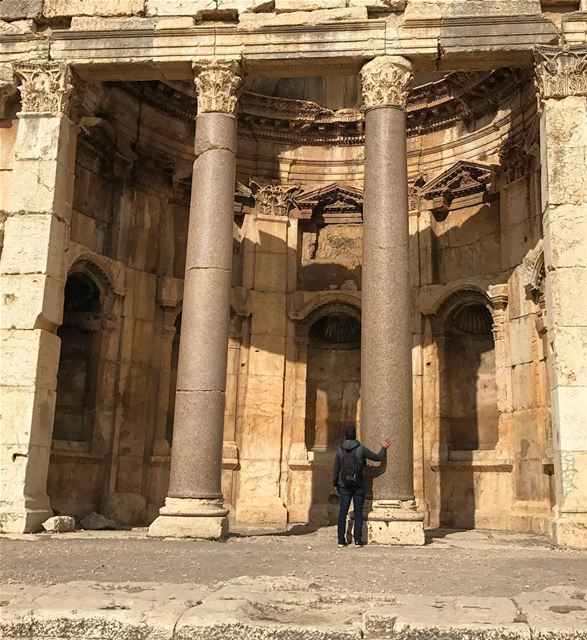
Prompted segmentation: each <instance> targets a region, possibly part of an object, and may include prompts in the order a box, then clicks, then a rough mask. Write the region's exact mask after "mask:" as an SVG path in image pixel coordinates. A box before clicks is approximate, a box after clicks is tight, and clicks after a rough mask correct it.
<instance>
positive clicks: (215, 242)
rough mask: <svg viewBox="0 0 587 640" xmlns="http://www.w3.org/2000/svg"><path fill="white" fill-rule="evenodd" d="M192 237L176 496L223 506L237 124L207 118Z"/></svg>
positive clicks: (200, 124)
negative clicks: (222, 481) (223, 452)
mask: <svg viewBox="0 0 587 640" xmlns="http://www.w3.org/2000/svg"><path fill="white" fill-rule="evenodd" d="M196 149H197V150H198V151H200V155H199V156H198V157H197V159H196V161H195V163H194V173H193V182H192V200H191V208H190V221H189V230H188V244H187V255H186V273H185V281H184V297H183V310H182V327H181V338H180V346H179V363H178V372H177V394H176V400H175V422H174V427H173V447H172V455H171V478H170V484H169V496H170V497H174V498H200V499H220V498H221V497H222V492H221V484H220V483H221V465H222V438H223V428H224V395H225V388H226V364H227V348H228V323H229V294H230V269H231V262H232V224H233V208H234V184H235V153H236V119H235V117H234V116H233V115H230V114H226V113H202V114H200V115H198V117H197V119H196Z"/></svg>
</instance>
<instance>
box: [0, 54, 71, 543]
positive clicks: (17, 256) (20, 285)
mask: <svg viewBox="0 0 587 640" xmlns="http://www.w3.org/2000/svg"><path fill="white" fill-rule="evenodd" d="M15 71H16V75H17V77H18V78H19V79H20V87H19V89H20V92H21V97H22V107H21V111H20V113H19V114H18V117H19V125H18V135H17V139H16V145H15V161H14V165H13V176H12V184H13V185H14V188H13V190H12V193H11V194H10V197H9V201H8V211H7V214H8V216H7V219H6V222H5V226H4V250H3V251H2V258H1V261H0V273H1V276H0V282H1V284H0V287H1V292H0V362H1V363H2V366H1V367H0V373H1V375H0V407H1V410H0V413H1V414H2V415H1V420H2V428H1V429H0V532H2V533H26V532H32V531H39V530H41V523H42V522H43V521H44V520H46V519H47V518H48V517H50V516H52V515H53V512H52V510H51V506H50V504H49V498H48V497H47V493H46V490H47V474H48V469H49V456H50V450H51V439H52V431H53V420H54V414H55V400H56V387H57V370H58V366H59V348H60V340H59V337H58V336H57V335H56V331H57V328H58V327H59V325H60V324H61V322H62V319H63V288H64V284H65V279H66V276H67V274H66V265H65V255H66V250H67V247H68V243H69V231H70V224H71V206H72V204H71V203H72V196H73V181H74V168H75V152H76V134H77V128H76V126H75V125H74V124H73V123H72V122H71V121H70V119H69V117H68V115H67V107H68V99H69V96H70V93H71V90H72V88H73V87H72V85H71V73H70V70H69V68H68V67H67V66H66V65H64V64H61V63H57V62H46V61H43V62H25V63H22V64H19V65H17V66H16V68H15Z"/></svg>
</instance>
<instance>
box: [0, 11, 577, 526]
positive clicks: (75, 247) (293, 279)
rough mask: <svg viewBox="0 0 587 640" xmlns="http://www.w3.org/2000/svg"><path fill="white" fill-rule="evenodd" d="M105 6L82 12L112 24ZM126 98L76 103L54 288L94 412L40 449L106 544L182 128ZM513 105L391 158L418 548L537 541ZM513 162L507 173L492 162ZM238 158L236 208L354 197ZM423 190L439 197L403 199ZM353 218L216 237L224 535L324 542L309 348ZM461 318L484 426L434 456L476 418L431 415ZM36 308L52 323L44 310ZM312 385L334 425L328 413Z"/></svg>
mask: <svg viewBox="0 0 587 640" xmlns="http://www.w3.org/2000/svg"><path fill="white" fill-rule="evenodd" d="M4 2H6V0H4ZM65 4H66V3H65V2H64V3H54V5H53V7H54V9H52V11H55V12H56V13H55V14H54V15H55V16H58V15H63V14H60V13H59V12H60V11H63V12H67V11H70V12H73V11H74V10H75V11H78V10H79V11H83V10H87V9H81V8H76V6H77V5H75V6H74V5H73V4H69V5H68V7H69V8H63V7H65ZM123 4H124V3H118V5H116V6H118V7H119V8H118V9H117V8H116V7H115V6H114V4H113V5H112V7H111V8H108V6H107V5H108V3H106V4H105V5H104V6H103V7H102V9H100V11H103V12H107V11H125V10H127V9H124V7H123V6H122V5H123ZM159 4H161V3H159ZM171 5H173V6H177V7H179V4H178V3H175V4H174V3H170V5H169V6H171ZM156 6H158V5H156V3H151V9H150V10H151V11H154V10H155V9H153V7H156ZM161 6H162V5H161ZM45 7H47V4H45ZM157 10H159V9H157ZM173 10H175V11H179V9H178V8H176V9H173ZM312 10H314V9H312ZM315 10H321V9H315ZM422 10H430V8H429V7H427V8H424V7H422ZM128 11H131V9H128ZM132 11H134V9H132ZM308 11H310V9H308ZM278 13H279V14H280V15H282V10H281V9H279V11H278ZM286 14H289V11H287V10H283V15H286ZM52 15H53V14H52ZM72 15H74V14H73V13H72ZM135 84H138V83H135ZM335 86H336V83H333V84H332V86H331V89H330V91H331V92H335V89H334V88H333V87H335ZM342 86H343V87H344V86H346V89H344V88H343V89H341V88H340V86H339V87H338V89H336V92H338V94H339V97H340V95H342V94H343V93H344V91H346V90H348V91H350V89H349V86H350V85H349V84H348V83H347V82H346V81H345V82H342ZM139 93H140V92H137V87H129V86H126V87H124V86H120V85H117V86H109V85H104V86H100V85H96V86H93V87H91V88H88V89H87V91H86V93H85V96H84V99H83V104H82V107H83V108H82V116H81V119H80V134H79V140H78V144H77V154H76V164H75V181H74V184H73V200H72V202H73V204H72V211H71V224H70V231H69V234H70V237H69V236H68V239H67V242H66V244H65V245H64V246H63V247H61V246H60V245H59V247H58V248H59V252H60V253H59V255H60V256H65V257H66V259H65V261H64V263H63V265H62V269H63V280H64V281H65V278H66V277H67V275H68V273H71V272H72V270H75V269H83V270H84V273H86V274H88V276H89V277H92V278H94V279H95V282H96V283H97V285H98V286H99V287H100V288H101V289H100V290H101V294H102V300H103V312H102V316H101V322H102V333H103V338H102V343H101V348H100V354H99V357H98V358H96V361H95V363H94V365H95V366H96V367H97V369H98V381H99V382H98V386H99V393H98V405H99V410H98V411H97V416H96V420H95V424H94V431H93V436H92V439H91V440H90V442H88V443H84V446H83V447H81V446H78V445H76V444H75V443H71V442H64V441H61V442H58V441H54V442H53V443H52V444H50V445H48V447H47V448H48V449H50V451H49V454H48V455H50V464H49V467H48V469H49V479H48V485H47V490H48V493H49V497H50V498H51V501H52V506H53V507H54V508H57V509H59V510H60V511H71V512H75V513H76V514H77V515H80V514H82V512H84V511H89V510H92V509H101V510H103V511H105V512H106V514H107V515H110V516H112V517H114V518H115V519H116V520H118V521H120V522H121V523H144V522H147V521H151V520H152V519H153V518H154V517H155V516H156V514H157V510H158V508H159V507H160V506H161V505H162V504H163V501H164V497H165V495H166V491H167V484H168V477H169V445H170V439H171V435H172V434H171V433H170V429H169V424H170V423H171V421H170V419H169V415H170V413H171V412H172V408H173V400H174V395H173V386H174V383H173V380H174V376H173V372H174V367H176V363H174V356H173V353H174V349H173V340H174V336H175V335H176V332H177V331H179V330H180V321H179V320H178V318H179V317H180V314H181V300H182V278H183V271H184V264H185V238H186V231H187V218H188V211H189V204H188V199H187V196H188V195H189V180H188V182H186V176H189V167H190V164H191V161H192V151H191V149H190V146H191V141H192V138H193V125H192V124H190V123H189V122H187V121H186V119H184V118H179V117H174V116H173V115H172V114H170V113H168V112H166V111H164V110H163V109H162V108H161V109H157V108H156V106H154V105H153V103H152V102H151V103H149V104H146V102H145V101H143V100H142V99H141V97H140V95H139ZM529 95H531V94H529V89H528V87H526V88H525V89H521V90H519V91H514V95H513V97H512V96H510V97H508V99H507V100H506V101H505V102H503V103H502V104H500V105H499V106H498V107H496V108H495V109H494V110H493V111H492V110H489V111H488V112H484V113H483V114H482V115H481V116H479V117H478V118H477V119H475V118H473V119H472V120H468V121H467V122H465V121H460V122H459V123H457V124H456V125H455V126H453V127H449V128H445V129H442V130H439V131H435V132H430V133H426V134H423V135H419V136H416V135H413V136H412V137H410V139H409V141H408V147H409V167H408V168H409V175H410V180H411V182H412V183H413V191H412V193H411V197H412V199H413V202H412V203H411V204H412V206H411V214H410V230H411V231H410V233H411V235H410V265H411V273H412V284H413V309H412V317H413V370H414V378H413V385H414V416H415V432H414V444H415V447H414V450H415V457H416V459H415V476H416V477H415V486H416V491H417V497H418V500H419V505H420V508H421V509H422V510H423V511H426V513H427V516H428V522H429V524H430V525H432V526H439V525H441V524H452V525H460V526H477V527H488V528H502V529H511V530H525V531H537V532H544V531H546V530H547V529H548V527H549V518H550V508H551V506H552V503H553V500H555V496H554V492H553V487H552V484H553V483H552V475H551V474H552V472H553V458H554V454H553V450H554V449H556V444H555V442H554V441H553V435H552V429H551V426H550V420H549V404H550V391H549V389H550V385H552V379H551V378H550V377H549V373H548V370H549V359H551V358H552V350H551V349H550V350H549V348H548V345H549V342H548V341H549V338H548V336H547V335H546V334H545V326H546V325H547V324H548V323H547V322H546V324H545V318H544V310H545V305H544V296H542V297H541V294H540V292H539V289H540V287H539V283H538V281H537V280H536V278H535V277H534V276H533V275H532V274H534V272H535V271H538V272H539V270H540V269H539V264H540V263H539V256H540V250H539V245H540V240H541V238H542V236H543V229H542V223H541V212H540V205H539V187H540V179H539V173H538V163H537V160H536V158H535V157H534V156H533V155H532V154H531V153H530V152H531V150H532V146H533V144H534V145H535V144H536V136H534V139H532V128H531V126H532V125H531V123H532V122H533V121H534V120H535V112H534V106H533V105H534V102H533V98H532V97H529ZM332 99H333V100H334V98H332ZM337 99H338V98H337ZM529 103H532V106H529ZM97 114H100V115H97ZM14 122H16V121H11V122H10V123H9V124H7V125H5V126H3V127H2V128H0V145H1V147H0V151H1V153H0V160H1V164H0V180H2V181H8V182H11V179H10V178H6V176H10V175H11V171H12V170H13V169H12V167H13V165H14V158H15V154H14V152H13V151H12V150H11V149H12V146H11V145H12V142H11V140H13V138H14V130H15V125H14ZM528 140H530V143H528V142H527V141H528ZM532 140H534V141H533V142H532ZM522 142H523V144H522ZM520 146H523V148H524V149H527V151H528V153H526V154H522V157H521V158H518V157H511V155H508V154H511V149H512V147H514V148H517V147H520ZM238 149H239V154H238V168H237V173H238V176H237V179H238V181H239V182H240V183H242V185H243V188H244V189H245V190H246V188H249V187H251V188H252V186H251V182H250V180H251V179H252V180H253V181H257V182H258V183H263V184H264V183H266V182H268V181H274V182H278V183H281V184H283V185H286V186H288V187H291V186H292V185H293V186H295V187H296V188H299V189H300V190H301V191H302V192H304V193H310V192H314V191H315V190H316V189H318V190H319V189H320V188H324V187H325V185H329V184H334V185H341V184H342V185H345V186H346V187H350V188H355V189H358V190H360V189H361V187H362V171H363V169H362V167H363V163H364V150H363V147H362V145H360V144H352V145H351V144H349V145H346V146H345V145H337V144H329V145H322V144H314V145H311V144H294V143H291V142H290V143H287V142H284V141H279V142H275V141H271V140H268V139H266V138H264V139H258V140H257V139H253V138H252V137H251V136H250V135H248V134H245V133H243V135H241V136H239V145H238ZM459 163H465V164H464V165H462V164H461V165H459ZM455 167H456V168H455ZM435 180H437V181H439V182H438V184H437V187H438V189H437V191H438V193H436V192H435V191H434V189H433V188H432V187H430V188H429V191H428V192H425V190H422V188H423V187H424V185H426V184H428V185H430V184H433V183H434V181H435ZM4 183H5V182H2V184H4ZM453 183H454V184H453ZM438 185H440V186H438ZM450 185H452V186H451V189H453V190H454V191H455V193H456V194H457V195H456V196H455V197H454V199H453V200H451V201H450V202H449V201H448V200H446V199H445V196H444V195H443V190H445V189H446V188H448V186H450ZM454 185H456V186H454ZM468 190H469V191H468ZM0 197H2V196H0ZM345 197H346V198H347V201H346V202H347V204H348V197H349V196H348V194H346V195H345ZM251 199H252V200H254V199H255V198H254V196H251ZM257 203H259V199H257ZM358 206H359V205H357V208H356V210H354V212H353V215H354V216H355V218H353V219H352V221H350V222H349V221H348V220H347V221H346V222H342V223H341V222H340V221H339V222H338V223H337V224H334V223H328V224H327V223H326V222H325V221H324V220H317V219H312V217H311V216H310V217H308V216H309V214H304V213H303V212H301V211H292V210H289V211H288V212H287V213H288V214H289V215H283V216H276V215H272V214H274V212H272V211H269V212H267V210H263V209H261V207H260V206H259V205H258V204H257V206H256V207H255V206H253V205H250V206H248V208H247V207H245V209H244V210H242V211H240V212H238V213H237V215H236V216H235V226H234V265H235V269H234V271H233V291H232V297H233V299H232V301H231V317H232V321H231V337H230V342H229V358H228V371H227V374H228V376H227V378H228V382H227V396H226V397H227V403H226V411H225V437H224V453H223V492H224V497H225V500H226V502H227V503H228V504H229V505H230V507H231V515H232V517H233V518H235V519H236V520H240V521H243V522H279V523H281V524H283V523H285V522H287V521H289V522H297V521H314V522H318V523H325V522H327V521H328V520H329V518H330V517H331V516H332V512H333V500H332V495H331V492H330V483H329V468H330V465H331V463H332V450H331V449H332V445H333V444H334V441H335V440H336V439H337V438H338V437H339V434H334V435H333V434H331V435H333V437H332V438H330V437H329V436H328V437H323V436H324V431H325V430H324V426H325V425H327V426H328V425H329V423H330V422H336V423H337V425H338V426H337V428H338V427H340V426H341V425H340V424H339V423H342V422H347V421H353V419H352V418H353V413H354V415H355V417H356V415H357V405H358V402H359V401H360V389H357V388H356V386H357V384H356V383H357V381H358V379H359V378H358V372H357V370H356V362H355V361H354V360H352V356H351V357H350V358H346V357H345V359H344V362H343V361H342V360H341V361H340V363H339V361H338V360H336V363H335V365H332V361H331V360H332V358H335V359H336V358H339V356H340V357H342V356H341V354H340V353H339V352H338V351H341V352H342V351H343V349H342V348H339V347H337V348H336V349H334V348H332V347H330V348H329V351H328V352H326V351H323V352H320V351H319V350H318V349H314V347H316V345H312V338H311V328H312V326H314V325H315V323H318V322H320V321H321V319H322V318H324V317H326V316H327V315H329V314H331V315H332V314H334V315H335V316H336V315H337V314H338V315H339V316H340V315H342V316H345V315H346V316H347V317H351V318H353V319H354V320H355V321H357V322H359V321H360V304H361V291H360V277H359V276H360V252H361V242H362V230H361V222H360V209H359V208H358ZM1 208H2V207H1V205H0V209H1ZM304 215H306V217H304ZM3 257H4V252H3ZM310 272H312V273H311V274H310V275H308V274H309V273H310ZM341 274H342V275H341ZM464 303H466V304H475V305H477V306H478V307H482V309H484V310H485V311H484V314H485V315H483V314H482V316H481V317H482V322H485V320H483V318H485V319H486V318H487V317H489V329H488V332H487V331H485V333H483V340H484V341H485V342H486V343H487V344H488V343H489V342H491V344H492V345H493V349H492V351H491V349H488V348H486V347H483V349H484V350H481V351H482V354H483V367H482V368H481V369H477V371H476V375H477V378H478V379H476V380H475V385H473V386H474V387H475V388H474V391H472V392H471V393H472V395H471V397H470V398H469V400H472V401H471V402H469V404H470V405H471V404H473V405H474V404H475V403H476V407H474V409H475V411H477V410H478V411H479V414H483V415H482V417H483V420H485V421H486V423H487V424H488V425H489V426H488V432H491V438H485V439H482V440H483V444H484V446H483V447H476V446H474V443H473V444H471V446H470V447H469V448H463V447H462V445H461V446H460V447H455V446H452V445H453V444H454V443H453V442H451V438H450V437H449V436H450V420H451V419H454V418H459V419H461V422H462V424H463V425H464V428H466V426H467V420H469V419H471V421H472V422H474V421H475V419H476V418H477V415H476V414H475V415H474V414H473V410H471V411H469V412H468V413H467V412H465V411H461V413H459V410H460V409H458V408H457V409H455V408H454V403H453V405H451V403H450V397H449V396H450V393H451V390H450V385H448V384H447V379H446V376H450V374H451V372H450V367H451V365H450V363H448V359H447V353H448V351H447V341H450V339H451V329H449V328H448V327H449V324H450V322H449V320H450V321H452V320H454V318H453V316H452V315H451V314H453V313H456V311H457V310H458V308H460V306H462V305H463V304H464ZM57 306H58V307H59V309H58V314H60V313H61V312H62V310H63V299H62V298H60V299H59V305H57ZM478 312H479V309H477V316H475V317H478V316H479V314H478ZM487 314H488V315H487ZM55 324H56V326H57V325H58V324H59V323H58V322H57V320H55ZM316 326H317V325H316ZM457 328H458V327H457ZM482 329H483V330H485V329H487V326H485V325H484V327H482ZM52 335H53V334H52ZM54 337H55V336H54ZM313 349H314V350H313ZM345 349H346V347H345ZM54 350H55V352H56V354H57V353H58V344H57V346H56V347H55V349H54ZM348 350H349V351H352V349H350V348H349V349H348ZM334 351H337V353H336V356H335V355H334V354H333V352H334ZM354 351H357V350H356V349H354ZM489 351H491V353H489V354H488V355H487V356H486V354H487V353H488V352H489ZM357 355H358V354H357V353H355V354H354V356H355V360H356V356H357ZM353 363H354V364H353ZM447 363H448V364H447ZM329 366H335V367H336V375H334V374H333V375H330V374H329V373H328V367H329ZM452 366H453V368H454V366H455V365H454V363H453V365H452ZM474 373H475V372H474ZM330 379H331V382H332V386H333V387H336V389H334V391H333V393H332V394H331V396H332V397H336V403H337V404H336V406H335V407H329V405H328V400H329V398H330V396H328V388H327V387H328V384H329V380H330ZM353 385H354V386H353ZM569 386H572V385H569ZM318 389H319V390H320V392H321V395H320V393H318ZM313 390H316V394H315V396H316V398H315V399H314V400H312V398H311V396H312V393H313ZM51 391H54V390H53V389H52V390H51ZM321 398H322V400H323V402H320V399H321ZM456 404H459V403H456ZM461 404H467V402H462V403H461ZM313 412H314V413H313ZM335 418H336V419H335ZM355 421H356V420H355ZM359 426H360V425H359ZM317 427H318V429H317V430H316V428H317ZM321 429H322V431H321ZM309 434H310V435H309ZM317 437H318V438H317ZM317 440H318V445H319V446H318V447H317V446H316V443H317ZM367 444H368V445H369V446H372V447H374V448H375V447H376V446H377V443H369V442H368V443H367ZM86 445H87V446H86ZM573 451H574V450H573ZM391 455H392V456H393V455H396V456H399V455H401V452H391ZM573 455H575V454H574V453H573ZM577 455H579V454H577ZM559 493H560V492H559ZM72 498H73V499H72ZM504 506H505V507H504Z"/></svg>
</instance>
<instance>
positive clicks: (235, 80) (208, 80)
mask: <svg viewBox="0 0 587 640" xmlns="http://www.w3.org/2000/svg"><path fill="white" fill-rule="evenodd" d="M192 67H193V71H194V84H195V85H196V95H197V96H198V113H207V112H211V111H215V112H218V113H227V114H229V115H234V113H235V112H236V104H237V97H236V96H237V91H238V88H239V86H240V84H241V82H242V69H241V66H240V64H239V63H238V62H236V61H231V62H209V63H199V62H198V63H194V64H193V65H192Z"/></svg>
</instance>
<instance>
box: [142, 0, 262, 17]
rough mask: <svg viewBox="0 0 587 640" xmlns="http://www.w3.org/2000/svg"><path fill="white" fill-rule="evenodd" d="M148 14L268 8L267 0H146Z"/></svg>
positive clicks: (251, 10) (252, 10) (189, 14)
mask: <svg viewBox="0 0 587 640" xmlns="http://www.w3.org/2000/svg"><path fill="white" fill-rule="evenodd" d="M146 6H147V15H148V16H194V17H198V16H201V15H202V13H204V14H206V13H209V14H214V13H218V14H221V13H223V12H225V13H227V12H234V13H237V14H239V13H249V12H254V13H256V12H262V11H265V10H269V9H270V7H271V6H272V2H269V0H147V5H146Z"/></svg>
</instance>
